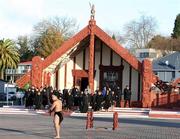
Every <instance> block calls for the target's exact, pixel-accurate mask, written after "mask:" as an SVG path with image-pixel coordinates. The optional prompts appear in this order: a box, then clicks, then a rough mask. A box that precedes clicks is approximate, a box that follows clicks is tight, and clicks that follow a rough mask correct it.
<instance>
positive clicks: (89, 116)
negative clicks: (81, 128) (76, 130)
mask: <svg viewBox="0 0 180 139" xmlns="http://www.w3.org/2000/svg"><path fill="white" fill-rule="evenodd" d="M88 128H93V112H87V120H86V129H88Z"/></svg>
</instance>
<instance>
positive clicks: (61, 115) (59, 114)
mask: <svg viewBox="0 0 180 139" xmlns="http://www.w3.org/2000/svg"><path fill="white" fill-rule="evenodd" d="M56 114H57V115H58V116H59V124H60V123H61V122H62V121H63V114H62V112H60V111H59V112H55V113H54V116H55V115H56Z"/></svg>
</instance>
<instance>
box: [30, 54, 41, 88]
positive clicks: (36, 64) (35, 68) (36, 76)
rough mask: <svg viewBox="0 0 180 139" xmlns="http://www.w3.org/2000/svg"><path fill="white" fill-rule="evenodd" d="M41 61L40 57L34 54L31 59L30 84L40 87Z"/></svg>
mask: <svg viewBox="0 0 180 139" xmlns="http://www.w3.org/2000/svg"><path fill="white" fill-rule="evenodd" d="M42 75H43V61H42V60H41V57H39V56H35V57H33V59H32V76H31V81H32V86H35V87H38V88H40V87H41V86H42V78H43V77H42Z"/></svg>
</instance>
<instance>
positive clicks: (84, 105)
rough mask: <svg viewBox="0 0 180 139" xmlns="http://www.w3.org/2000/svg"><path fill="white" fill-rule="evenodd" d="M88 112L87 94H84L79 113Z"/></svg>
mask: <svg viewBox="0 0 180 139" xmlns="http://www.w3.org/2000/svg"><path fill="white" fill-rule="evenodd" d="M87 111H88V94H87V92H84V93H83V95H82V101H81V113H86V112H87Z"/></svg>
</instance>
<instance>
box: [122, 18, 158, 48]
mask: <svg viewBox="0 0 180 139" xmlns="http://www.w3.org/2000/svg"><path fill="white" fill-rule="evenodd" d="M156 26H157V24H156V22H155V19H154V18H152V17H150V16H144V15H142V16H141V17H140V19H138V20H133V21H131V22H129V23H128V24H126V25H125V27H124V30H125V32H126V33H125V39H126V42H127V44H128V45H129V46H130V47H131V48H144V47H146V46H147V44H148V42H149V41H150V40H151V39H152V37H153V36H154V35H155V30H156Z"/></svg>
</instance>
